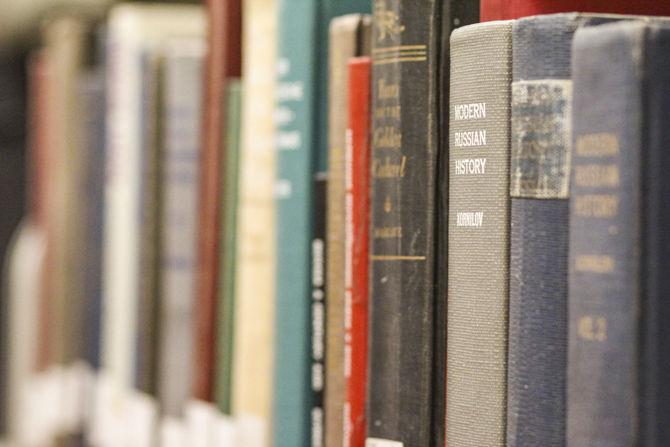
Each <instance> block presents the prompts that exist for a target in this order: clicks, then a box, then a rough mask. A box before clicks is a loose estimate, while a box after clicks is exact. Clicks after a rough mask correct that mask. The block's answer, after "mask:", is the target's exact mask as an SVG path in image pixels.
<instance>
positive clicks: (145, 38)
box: [101, 4, 205, 443]
mask: <svg viewBox="0 0 670 447" xmlns="http://www.w3.org/2000/svg"><path fill="white" fill-rule="evenodd" d="M204 28H205V22H204V15H203V10H202V8H199V7H197V6H180V5H138V4H122V5H117V6H115V7H114V8H112V10H111V12H110V16H109V20H108V64H107V89H108V98H109V100H108V102H107V114H106V116H107V126H108V127H107V129H108V132H107V137H106V144H107V149H108V150H107V158H106V167H107V168H106V169H107V171H106V182H107V183H106V186H105V219H106V222H105V224H106V227H105V240H104V253H105V254H104V256H105V258H104V266H105V267H104V268H105V271H104V286H103V287H104V292H103V303H104V304H103V306H104V318H103V366H104V372H103V376H104V378H103V380H104V381H105V382H107V383H109V384H110V388H111V389H112V391H110V394H112V395H121V394H119V393H122V392H123V391H124V390H127V389H130V388H131V387H132V384H133V377H134V375H135V373H136V367H137V365H136V363H135V356H134V352H135V351H134V346H135V345H134V342H135V340H136V337H137V334H138V324H139V322H138V321H137V318H136V316H137V306H138V303H139V299H140V290H139V287H138V284H139V278H138V275H139V271H140V268H139V266H140V259H141V253H140V246H141V244H140V239H139V238H140V235H141V222H142V220H141V207H140V205H141V191H142V189H141V188H142V186H141V185H142V171H141V166H142V129H141V124H142V117H141V113H142V102H141V101H142V95H141V91H140V86H141V76H142V54H144V53H146V52H147V51H150V50H152V49H156V48H157V47H158V46H159V45H160V44H161V43H162V42H163V41H164V40H166V39H169V38H172V37H175V38H177V37H202V36H203V35H204ZM114 408H115V410H114V411H118V412H120V413H121V412H124V411H125V410H124V409H123V405H116V406H115V407H114ZM108 410H110V411H111V412H114V411H112V406H109V407H108ZM101 417H102V418H103V419H105V418H104V417H103V416H101ZM108 420H111V419H108ZM101 436H103V437H105V436H111V437H112V438H111V439H107V441H105V442H110V443H122V442H124V441H122V439H123V437H124V436H130V434H129V432H126V433H124V432H122V431H120V430H115V429H113V428H112V429H110V430H102V434H101Z"/></svg>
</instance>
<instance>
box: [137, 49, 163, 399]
mask: <svg viewBox="0 0 670 447" xmlns="http://www.w3.org/2000/svg"><path fill="white" fill-rule="evenodd" d="M160 65H161V60H160V57H159V56H158V55H157V54H155V53H152V52H145V53H143V54H142V56H141V71H142V74H141V77H142V80H141V82H142V87H141V91H142V113H141V115H140V116H141V129H142V130H141V159H142V166H141V180H140V183H141V186H140V190H141V193H140V209H139V213H138V215H139V219H140V222H139V226H140V241H141V242H140V244H141V248H140V259H139V263H138V266H137V268H138V269H139V271H140V274H139V275H138V284H137V288H138V290H139V299H138V302H137V307H136V309H137V321H138V325H137V333H136V335H135V350H134V355H135V360H134V363H135V373H134V374H135V377H134V385H135V388H136V389H137V390H139V391H142V392H144V393H147V394H153V393H154V392H155V390H156V380H155V375H156V366H157V365H156V361H157V350H156V345H157V344H156V340H157V330H158V321H157V309H158V302H157V301H158V295H159V270H158V262H159V261H158V260H159V249H160V235H159V228H160V214H161V213H160V208H161V197H160V192H159V187H160V186H159V185H160V184H161V171H160V160H161V158H162V154H161V152H162V150H161V147H160V132H161V129H160V122H161V121H162V117H161V111H160V99H159V95H160V91H161V87H160V85H159V83H160Z"/></svg>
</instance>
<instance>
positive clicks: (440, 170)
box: [432, 0, 479, 447]
mask: <svg viewBox="0 0 670 447" xmlns="http://www.w3.org/2000/svg"><path fill="white" fill-rule="evenodd" d="M478 21H479V0H443V1H442V30H441V32H440V49H439V51H440V68H439V80H438V87H439V91H438V97H439V105H438V120H439V121H438V122H439V125H438V130H437V131H438V135H439V137H438V138H439V141H440V149H439V150H438V151H437V197H436V203H435V209H436V217H435V224H436V225H437V226H436V231H435V245H436V248H435V256H434V264H435V271H436V272H438V273H436V274H435V309H434V310H433V324H434V328H433V403H432V407H433V443H434V445H436V446H440V447H442V446H444V436H445V421H446V414H445V411H446V399H445V398H444V396H445V393H446V390H447V380H446V377H447V344H448V341H447V285H448V284H449V273H448V272H447V271H443V270H444V266H445V265H447V262H448V254H449V253H448V246H449V232H448V231H440V228H448V226H449V150H448V148H449V114H448V113H447V111H448V110H449V79H450V76H449V74H450V69H449V65H450V62H451V57H450V50H451V46H450V44H449V38H450V37H451V33H452V32H453V31H454V30H455V29H456V28H459V27H461V26H465V25H471V24H473V23H477V22H478Z"/></svg>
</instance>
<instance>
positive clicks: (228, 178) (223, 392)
mask: <svg viewBox="0 0 670 447" xmlns="http://www.w3.org/2000/svg"><path fill="white" fill-rule="evenodd" d="M241 100H242V84H241V81H240V80H239V79H230V80H229V81H228V83H227V85H226V101H225V107H226V109H227V110H226V120H227V121H226V124H225V126H226V131H225V135H226V145H225V146H226V152H227V153H226V165H225V167H224V168H225V169H224V174H223V179H222V181H223V182H225V186H224V189H223V190H224V193H225V198H224V200H223V203H222V206H223V207H224V210H223V219H222V229H221V237H222V240H221V266H220V267H221V273H220V280H221V283H220V285H219V296H220V301H219V308H218V312H219V315H218V320H217V327H218V333H217V338H216V352H217V371H216V384H215V401H216V404H217V406H218V407H219V409H220V410H221V411H222V412H223V413H224V414H231V395H232V386H233V377H232V369H233V346H234V339H233V336H234V333H235V332H234V329H235V327H234V326H235V307H236V296H235V270H236V268H237V264H236V262H235V251H236V244H237V234H238V228H237V205H238V194H239V170H240V162H239V159H240V124H241V119H242V117H241V114H242V110H241Z"/></svg>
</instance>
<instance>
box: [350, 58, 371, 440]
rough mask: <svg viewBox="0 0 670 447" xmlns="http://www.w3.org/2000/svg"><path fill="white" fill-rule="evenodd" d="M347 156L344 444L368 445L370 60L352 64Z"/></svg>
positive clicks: (361, 59) (353, 60)
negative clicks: (366, 415) (366, 419)
mask: <svg viewBox="0 0 670 447" xmlns="http://www.w3.org/2000/svg"><path fill="white" fill-rule="evenodd" d="M349 86H350V87H349V124H348V129H347V141H346V154H345V163H346V164H345V179H346V196H345V200H346V202H345V203H346V206H345V226H346V227H345V283H346V289H345V305H346V311H345V362H344V365H345V367H344V374H345V389H346V402H345V410H344V414H345V421H344V427H345V439H344V445H345V446H350V447H363V446H364V445H365V402H366V395H367V363H368V224H369V220H370V219H369V214H370V186H369V179H370V139H369V132H370V58H369V57H356V58H352V59H350V61H349Z"/></svg>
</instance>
